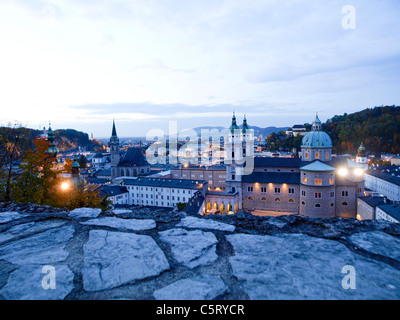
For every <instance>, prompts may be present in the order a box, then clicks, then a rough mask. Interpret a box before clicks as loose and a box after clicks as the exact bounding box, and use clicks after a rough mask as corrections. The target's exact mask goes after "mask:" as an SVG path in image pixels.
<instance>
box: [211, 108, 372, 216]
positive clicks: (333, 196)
mask: <svg viewBox="0 0 400 320" xmlns="http://www.w3.org/2000/svg"><path fill="white" fill-rule="evenodd" d="M248 128H249V127H248V125H247V120H246V119H245V120H244V122H243V125H242V129H241V130H239V126H238V125H237V123H236V117H235V115H233V118H232V123H231V126H230V130H231V131H230V132H231V138H232V139H239V140H240V141H243V145H242V146H241V147H236V148H235V149H232V150H228V152H227V155H228V160H229V156H230V155H231V156H232V158H233V157H234V156H235V153H240V156H239V158H240V157H246V154H245V152H249V151H250V150H248V148H246V146H245V145H244V144H245V141H249V140H248V139H249V138H250V139H251V136H250V137H249V136H248V135H251V132H249V130H248ZM235 145H236V146H237V145H238V144H235ZM239 146H240V144H239ZM359 156H362V152H360V153H359ZM253 159H254V166H253V170H252V172H251V173H250V174H245V172H244V167H245V164H237V163H236V162H235V161H228V162H229V163H227V164H226V186H227V188H226V191H224V192H216V191H207V192H206V196H205V203H204V208H203V211H204V212H205V213H207V212H212V211H213V209H214V210H218V211H220V212H221V213H235V212H239V211H250V212H253V211H262V212H268V211H270V212H272V213H273V212H281V213H282V214H285V213H294V214H295V213H300V214H301V215H305V216H310V217H319V218H322V217H334V216H338V217H346V218H351V217H355V216H356V211H357V197H359V196H363V194H364V177H363V174H364V165H363V164H362V163H360V162H361V160H359V161H358V163H357V162H354V161H351V160H350V159H347V158H334V159H333V158H332V141H331V138H330V137H329V135H328V134H327V133H325V132H324V131H322V123H321V121H320V119H319V118H318V115H317V116H316V117H315V120H314V121H313V124H312V130H311V131H310V132H308V133H307V134H306V135H304V137H303V139H302V144H301V151H300V152H299V158H275V157H254V158H253ZM363 161H364V160H363Z"/></svg>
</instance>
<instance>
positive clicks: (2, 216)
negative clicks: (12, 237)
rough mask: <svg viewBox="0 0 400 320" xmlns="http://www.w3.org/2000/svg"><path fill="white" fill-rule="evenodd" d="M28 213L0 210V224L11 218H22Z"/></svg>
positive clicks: (11, 219)
mask: <svg viewBox="0 0 400 320" xmlns="http://www.w3.org/2000/svg"><path fill="white" fill-rule="evenodd" d="M28 216H29V215H28V214H21V213H19V212H16V211H12V212H0V224H3V223H7V222H10V221H13V220H17V219H22V218H25V217H28Z"/></svg>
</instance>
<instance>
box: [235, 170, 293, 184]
mask: <svg viewBox="0 0 400 320" xmlns="http://www.w3.org/2000/svg"><path fill="white" fill-rule="evenodd" d="M242 181H243V182H244V183H256V182H258V183H287V184H299V183H300V173H292V172H253V173H252V174H250V175H244V176H243V177H242Z"/></svg>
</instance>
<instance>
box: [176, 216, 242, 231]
mask: <svg viewBox="0 0 400 320" xmlns="http://www.w3.org/2000/svg"><path fill="white" fill-rule="evenodd" d="M177 227H186V228H190V229H209V230H220V231H229V232H233V231H235V228H236V227H235V226H232V225H229V224H226V223H221V222H217V221H214V220H211V219H199V218H195V217H185V218H183V219H182V220H181V221H180V222H179V223H178V224H177Z"/></svg>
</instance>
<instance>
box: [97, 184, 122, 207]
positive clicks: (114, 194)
mask: <svg viewBox="0 0 400 320" xmlns="http://www.w3.org/2000/svg"><path fill="white" fill-rule="evenodd" d="M100 196H102V197H107V199H108V200H110V201H111V202H112V203H113V205H117V204H120V205H127V204H128V202H129V193H128V190H127V189H126V188H125V187H121V186H101V187H100Z"/></svg>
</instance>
